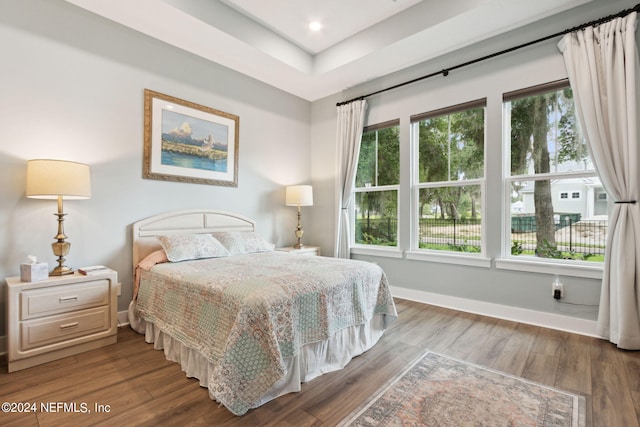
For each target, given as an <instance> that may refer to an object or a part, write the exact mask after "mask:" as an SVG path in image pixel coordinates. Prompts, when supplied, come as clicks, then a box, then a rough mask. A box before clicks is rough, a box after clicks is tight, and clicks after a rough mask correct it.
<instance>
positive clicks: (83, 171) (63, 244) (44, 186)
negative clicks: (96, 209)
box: [26, 159, 91, 276]
mask: <svg viewBox="0 0 640 427" xmlns="http://www.w3.org/2000/svg"><path fill="white" fill-rule="evenodd" d="M26 194H27V197H29V198H32V199H57V200H58V213H57V214H55V215H57V216H58V234H57V235H56V236H55V237H54V239H56V241H55V242H54V243H52V244H51V247H52V248H53V254H54V255H56V256H57V257H58V266H57V267H55V268H54V269H53V271H51V272H50V273H49V275H50V276H62V275H65V274H71V273H73V269H71V268H69V267H67V266H66V265H64V261H65V258H64V257H65V256H66V255H67V254H68V253H69V249H70V248H71V243H69V242H67V241H66V239H67V236H65V234H64V226H63V223H64V216H65V215H66V214H65V213H63V211H62V200H63V199H67V200H78V199H89V198H91V178H90V175H89V166H88V165H85V164H83V163H76V162H68V161H64V160H48V159H36V160H29V161H28V162H27V191H26Z"/></svg>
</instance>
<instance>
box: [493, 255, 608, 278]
mask: <svg viewBox="0 0 640 427" xmlns="http://www.w3.org/2000/svg"><path fill="white" fill-rule="evenodd" d="M496 268H497V269H502V270H517V271H528V272H531V273H545V274H560V275H562V276H573V277H584V278H588V279H602V271H603V268H604V267H603V265H602V264H598V265H585V264H580V265H568V264H566V263H562V262H553V261H539V260H537V259H536V260H533V259H531V260H527V259H512V258H509V259H497V260H496Z"/></svg>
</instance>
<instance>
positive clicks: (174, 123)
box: [161, 109, 229, 173]
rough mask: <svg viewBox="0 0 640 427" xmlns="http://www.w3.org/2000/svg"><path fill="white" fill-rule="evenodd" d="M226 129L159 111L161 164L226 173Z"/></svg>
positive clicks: (208, 122) (227, 138)
mask: <svg viewBox="0 0 640 427" xmlns="http://www.w3.org/2000/svg"><path fill="white" fill-rule="evenodd" d="M228 140H229V128H228V127H227V126H225V125H222V124H219V123H214V122H211V121H208V120H203V119H199V118H197V117H192V116H187V115H184V114H180V113H177V112H175V111H169V110H164V109H163V110H162V150H161V153H162V154H161V164H163V165H166V166H177V167H183V168H191V169H202V170H207V171H214V172H223V173H224V172H227V167H228V165H227V161H228Z"/></svg>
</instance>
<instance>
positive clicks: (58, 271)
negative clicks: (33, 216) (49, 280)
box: [49, 200, 73, 276]
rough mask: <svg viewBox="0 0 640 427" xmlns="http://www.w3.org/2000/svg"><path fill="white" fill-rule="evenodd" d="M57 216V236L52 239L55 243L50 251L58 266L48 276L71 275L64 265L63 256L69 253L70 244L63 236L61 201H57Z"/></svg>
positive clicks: (69, 269)
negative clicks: (56, 259)
mask: <svg viewBox="0 0 640 427" xmlns="http://www.w3.org/2000/svg"><path fill="white" fill-rule="evenodd" d="M55 215H57V216H58V234H57V235H56V237H54V239H56V240H57V241H56V242H53V243H52V244H51V249H53V254H54V255H55V256H57V257H58V266H57V267H55V268H54V269H53V270H52V271H51V272H50V273H49V276H64V275H66V274H73V269H71V268H70V267H67V266H66V265H64V261H65V258H64V257H65V255H67V254H68V253H69V249H71V243H69V242H67V241H66V240H65V239H66V238H67V236H66V235H65V234H64V228H63V225H62V224H63V222H64V216H65V215H66V214H64V213H62V201H61V200H59V201H58V213H57V214H55Z"/></svg>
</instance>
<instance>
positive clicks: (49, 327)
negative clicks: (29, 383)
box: [20, 306, 110, 350]
mask: <svg viewBox="0 0 640 427" xmlns="http://www.w3.org/2000/svg"><path fill="white" fill-rule="evenodd" d="M109 317H110V313H109V306H104V307H98V308H93V309H89V310H83V311H79V312H77V313H74V314H71V315H69V314H65V315H59V316H51V317H47V318H46V319H36V320H29V321H27V322H23V323H22V324H21V325H20V326H21V331H20V332H21V333H20V336H21V343H20V344H21V345H20V348H21V349H22V350H29V349H32V348H35V347H41V346H44V345H47V344H54V343H57V342H60V341H66V340H69V339H71V338H76V337H81V336H83V335H89V334H92V333H96V332H100V331H105V330H107V329H109V327H110V322H109Z"/></svg>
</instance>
